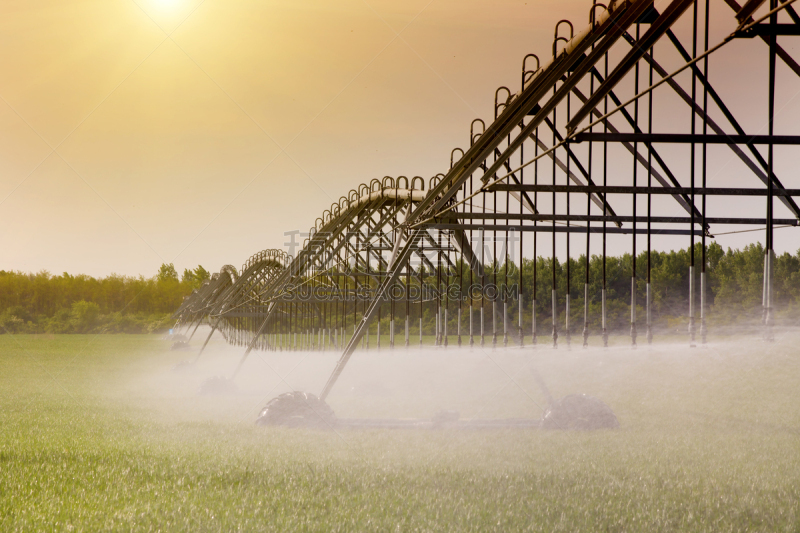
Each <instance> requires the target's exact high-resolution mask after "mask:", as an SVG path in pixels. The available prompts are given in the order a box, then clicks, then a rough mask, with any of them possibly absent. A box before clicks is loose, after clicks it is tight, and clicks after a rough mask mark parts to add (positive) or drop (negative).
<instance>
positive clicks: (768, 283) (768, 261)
mask: <svg viewBox="0 0 800 533" xmlns="http://www.w3.org/2000/svg"><path fill="white" fill-rule="evenodd" d="M777 3H778V2H777V0H770V2H769V5H770V9H775V8H776V7H777ZM777 22H778V14H777V13H774V14H772V15H771V16H770V18H769V23H770V26H772V27H773V28H774V27H775V24H777ZM776 41H777V37H776V36H775V34H774V33H772V34H771V35H770V37H769V105H768V108H769V109H768V112H769V135H770V137H772V135H773V133H774V118H775V47H776V44H777V42H776ZM771 140H772V139H770V141H771ZM768 154H769V157H768V162H767V165H768V167H769V172H767V175H768V180H767V188H768V192H767V246H766V248H767V250H766V257H765V258H764V327H765V330H764V340H766V341H767V342H772V341H774V340H775V337H774V334H773V332H772V326H773V322H774V308H773V290H772V275H773V261H774V259H775V252H774V251H773V250H774V243H773V237H774V234H773V208H774V205H773V194H774V193H773V187H772V176H773V168H774V154H773V145H772V142H770V144H769V146H768Z"/></svg>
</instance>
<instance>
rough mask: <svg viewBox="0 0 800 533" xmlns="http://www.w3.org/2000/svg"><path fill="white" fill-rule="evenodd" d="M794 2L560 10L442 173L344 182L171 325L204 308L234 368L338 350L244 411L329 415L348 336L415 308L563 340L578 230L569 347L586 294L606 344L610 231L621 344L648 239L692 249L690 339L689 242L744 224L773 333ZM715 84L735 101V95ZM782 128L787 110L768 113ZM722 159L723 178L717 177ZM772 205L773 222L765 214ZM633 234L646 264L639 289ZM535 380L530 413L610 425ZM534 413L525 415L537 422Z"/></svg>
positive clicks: (586, 403)
mask: <svg viewBox="0 0 800 533" xmlns="http://www.w3.org/2000/svg"><path fill="white" fill-rule="evenodd" d="M794 1H795V0H789V1H786V2H779V1H778V0H770V2H765V1H764V0H747V1H746V2H745V3H744V5H740V4H739V3H737V0H715V1H714V2H713V5H712V3H711V2H710V0H665V1H663V2H658V3H656V4H654V3H653V1H652V0H627V1H616V0H615V1H613V2H611V3H610V4H609V5H604V4H600V3H595V4H592V5H591V7H590V9H589V10H588V13H587V15H588V16H587V18H588V25H587V26H586V27H585V28H583V29H582V30H581V31H577V32H576V31H574V27H573V24H572V23H571V22H569V21H567V20H561V21H559V22H558V24H556V27H555V37H554V40H553V45H552V50H549V51H548V53H547V56H546V57H542V58H540V57H538V56H536V55H534V54H528V55H527V56H525V57H524V58H523V60H522V72H521V87H520V88H519V90H518V91H517V92H513V91H512V90H511V89H509V88H507V87H500V88H498V89H497V91H496V92H495V96H494V98H495V105H494V118H493V120H492V121H491V122H490V123H488V125H487V124H486V122H484V121H483V120H481V119H476V120H474V121H473V122H472V124H471V126H470V136H469V146H468V147H467V148H466V149H461V148H456V149H454V150H453V151H452V152H451V154H450V168H449V170H448V171H447V172H446V173H444V174H438V175H436V176H434V177H433V178H431V179H430V180H428V181H427V183H426V181H425V180H423V179H422V178H420V177H415V178H412V179H408V178H406V177H404V176H401V177H398V178H393V177H385V178H383V179H380V180H379V179H373V180H372V181H371V182H370V183H369V184H362V185H361V186H359V187H358V188H357V189H353V190H352V191H350V193H349V194H348V195H347V196H343V197H342V198H341V199H340V200H339V202H338V203H335V204H333V205H332V206H331V207H330V209H328V210H326V211H325V212H324V213H323V214H322V215H321V216H320V217H319V218H318V219H317V220H316V223H315V225H314V227H313V228H311V230H310V231H309V232H308V234H306V235H305V236H306V237H307V238H306V239H305V241H304V242H303V243H302V247H300V250H299V252H297V253H296V254H294V255H287V254H286V253H284V252H282V251H278V250H265V251H263V252H260V253H258V254H256V255H254V256H253V257H252V258H251V259H250V260H249V261H248V262H247V263H245V265H244V266H243V267H242V269H241V271H240V272H238V273H237V271H236V269H235V268H234V267H231V266H225V267H223V268H222V270H221V271H220V272H219V273H218V274H214V275H213V276H212V278H211V280H209V281H207V282H205V283H204V285H203V286H202V287H201V288H200V289H198V290H196V291H194V292H193V293H192V294H191V295H190V296H189V297H187V298H186V299H185V301H184V302H183V304H182V305H181V307H180V308H179V309H178V311H177V312H176V316H177V317H178V325H177V326H176V328H180V327H184V326H185V327H186V328H187V329H186V332H187V333H188V332H189V331H190V330H191V331H192V334H193V333H194V331H196V329H197V327H198V326H199V325H200V324H201V323H207V324H209V325H210V326H211V327H212V331H211V333H210V334H209V337H208V338H210V337H211V335H212V334H213V333H214V331H217V330H218V331H220V332H221V333H222V334H223V335H224V336H225V339H226V340H227V341H228V342H229V343H232V344H237V345H242V346H246V349H245V351H244V354H243V356H242V358H241V360H240V361H239V364H238V366H237V367H236V370H235V372H234V373H233V376H232V377H231V379H233V378H234V377H235V376H236V374H237V373H238V372H239V370H240V369H241V367H242V364H243V363H244V361H245V359H246V358H247V356H248V354H249V353H250V351H251V350H253V349H254V348H255V349H267V350H313V349H316V350H325V349H333V350H342V355H341V358H340V359H339V361H338V363H337V365H336V367H335V369H334V370H333V373H332V374H331V376H330V378H329V379H328V381H327V383H326V384H325V387H324V388H323V389H322V392H321V394H320V395H319V397H318V398H317V397H315V396H312V395H309V394H306V393H288V394H287V395H283V396H280V397H278V398H276V399H274V400H272V401H271V402H270V404H268V405H267V407H266V408H265V410H264V411H263V412H262V416H261V418H260V419H259V420H260V421H262V422H264V423H285V422H286V421H287V420H306V421H307V420H309V418H316V419H318V420H322V421H323V422H325V423H330V421H331V420H334V419H333V415H332V412H330V409H329V408H328V407H327V405H326V404H325V403H324V400H325V398H326V397H327V396H328V394H329V393H330V391H331V389H332V387H333V386H334V384H335V383H336V380H337V378H338V377H339V375H340V374H341V372H342V370H343V369H344V367H345V365H346V364H347V362H348V360H349V359H350V357H351V355H352V354H353V352H354V351H355V350H356V348H357V347H358V346H359V345H361V346H362V347H364V348H368V347H369V343H370V336H371V335H372V334H373V333H374V334H376V337H375V342H376V344H377V348H380V347H381V345H380V343H381V334H380V330H381V324H382V323H383V325H384V337H386V333H388V343H389V347H392V348H393V347H395V346H398V343H403V344H404V345H405V346H406V347H408V346H410V345H411V344H412V342H413V343H414V344H416V342H417V335H418V336H419V344H420V345H422V343H423V333H424V332H423V330H424V322H425V321H424V319H425V318H426V317H431V316H435V327H430V328H429V329H431V330H432V331H430V332H428V333H429V334H433V336H434V341H433V342H434V344H435V345H436V346H442V347H446V346H448V345H452V344H457V345H458V346H462V345H466V344H469V345H470V346H473V345H475V344H479V345H480V346H484V345H485V344H486V343H487V339H486V337H487V336H491V339H490V341H489V342H491V344H492V346H493V347H494V346H496V345H497V344H498V343H500V342H502V345H503V346H508V344H509V342H510V343H512V344H515V345H517V346H519V347H524V346H525V340H526V336H528V334H529V335H530V344H531V345H535V344H537V342H538V341H539V337H540V336H541V334H542V332H543V331H544V330H545V329H546V328H547V329H549V326H547V325H545V324H542V323H541V321H540V323H538V324H537V315H539V316H540V317H541V316H542V315H547V314H549V315H550V316H551V317H552V330H551V338H552V343H553V346H557V345H558V341H559V334H560V333H561V334H563V336H565V338H566V342H567V343H569V342H570V340H571V339H570V334H571V332H572V330H573V328H572V327H571V325H570V323H569V321H570V312H569V311H570V287H569V278H570V276H569V268H570V262H569V261H567V262H566V268H567V288H566V291H565V292H566V293H565V294H558V291H557V290H556V287H557V285H556V261H555V258H556V256H557V254H556V250H557V246H558V247H560V248H559V249H560V250H562V255H564V253H565V254H566V256H567V258H569V255H570V253H574V252H575V246H574V244H575V240H578V242H577V244H578V246H579V249H580V251H581V252H584V253H585V255H584V256H583V257H584V259H585V261H586V265H585V272H586V282H585V285H584V295H585V298H584V301H583V305H584V322H583V344H584V346H585V345H587V343H588V340H589V334H590V331H589V323H590V321H589V319H590V307H589V302H590V300H592V299H597V298H598V297H599V299H600V301H601V303H602V308H601V309H602V310H601V312H602V330H601V331H598V332H597V333H599V334H600V336H601V338H602V341H603V344H604V345H607V341H608V329H607V327H606V282H605V279H606V271H605V268H606V261H605V258H606V244H607V242H608V240H609V239H618V238H619V239H621V238H622V237H621V236H622V235H630V246H631V248H630V249H631V252H632V253H631V259H630V261H631V265H630V272H631V301H630V337H631V342H632V344H633V345H636V342H637V335H638V333H639V331H640V330H642V329H644V332H645V335H646V338H647V341H648V342H650V341H651V339H652V335H653V328H652V320H651V290H650V288H651V279H650V270H651V264H650V250H651V240H652V237H653V236H660V237H659V238H661V239H666V238H671V239H685V240H686V244H689V245H690V248H689V249H690V254H691V257H690V259H691V266H690V267H689V268H690V272H689V279H690V284H689V310H688V318H689V331H688V334H689V336H690V342H691V343H692V344H694V343H695V337H696V334H697V333H699V334H700V337H701V342H705V338H706V333H707V328H706V307H707V306H706V285H707V284H706V272H705V271H706V241H707V239H709V238H713V234H712V228H720V227H722V228H723V229H726V226H727V228H730V227H731V226H730V225H745V226H749V227H750V228H753V227H758V228H759V229H761V228H763V231H764V234H765V245H766V246H765V248H766V254H765V258H764V278H763V280H764V281H763V323H764V331H765V334H764V335H765V338H766V339H767V340H770V339H771V338H772V331H771V328H772V324H773V311H774V310H773V296H772V290H773V289H772V277H773V273H772V270H773V267H772V265H773V262H774V252H773V233H774V229H775V228H776V227H784V226H797V225H798V221H799V220H800V208H798V205H797V203H796V202H795V197H796V196H798V195H800V189H787V188H786V187H785V186H784V183H785V182H788V181H789V180H790V179H792V176H789V177H787V176H784V177H783V179H781V178H779V176H778V175H776V174H777V173H776V168H779V164H780V161H778V160H779V159H782V160H783V166H782V167H780V168H784V169H786V168H787V162H789V164H790V165H791V162H792V161H794V160H796V159H797V157H798V155H800V154H798V153H797V151H796V150H797V148H796V147H797V146H798V145H800V135H790V134H786V133H787V132H781V134H775V122H776V121H775V115H776V102H775V94H776V74H780V75H781V79H782V80H787V84H791V83H796V82H797V79H795V76H800V65H798V63H797V62H796V61H795V60H794V59H793V58H792V57H791V56H790V55H789V53H788V51H787V49H786V48H784V47H783V46H781V45H780V44H779V43H778V37H779V36H780V37H781V41H783V40H784V39H793V38H795V37H794V36H800V16H798V14H797V13H796V11H795V10H794V9H793V7H792V5H791V4H793V3H794ZM726 54H727V55H726ZM717 57H719V60H718V61H719V62H720V63H721V64H725V65H727V66H728V67H727V68H728V70H730V64H731V63H735V65H736V71H737V72H739V73H740V77H739V78H738V79H737V80H736V83H734V84H733V85H734V86H731V84H725V86H724V87H720V88H719V89H715V87H714V86H713V85H712V84H711V83H710V81H709V69H710V68H711V67H712V66H713V64H714V60H715V59H716V58H717ZM763 78H766V79H763ZM761 80H763V81H761ZM723 94H726V95H727V98H728V100H729V101H734V102H736V103H738V107H739V108H740V109H739V110H738V111H735V110H732V109H731V107H729V105H727V104H726V102H725V100H724V99H723ZM762 109H763V111H761V110H762ZM754 113H758V114H759V116H758V120H757V121H756V122H757V123H758V124H759V126H758V127H761V126H763V128H762V129H760V130H759V129H758V127H757V128H756V131H751V132H746V131H745V129H744V127H743V125H742V123H741V122H740V120H746V121H749V122H753V114H754ZM781 113H783V111H781ZM737 116H738V117H739V119H738V120H737ZM779 118H783V117H782V116H779ZM787 123H788V124H790V126H789V127H792V126H794V125H795V124H798V121H797V120H788V121H787V120H785V119H784V120H781V121H780V124H787ZM788 133H791V132H788ZM776 147H777V148H776ZM778 156H780V157H778ZM715 158H716V159H715ZM715 161H716V163H715ZM719 161H723V162H724V165H722V166H723V167H724V168H725V177H724V178H721V177H719V176H717V174H719V170H718V169H717V166H718V165H719ZM710 167H712V168H710ZM788 168H791V166H789V167H788ZM787 173H788V172H787ZM732 175H735V176H736V177H737V178H738V179H740V180H741V179H744V180H748V181H746V182H744V183H746V184H745V185H744V186H739V187H726V188H722V187H709V186H707V181H708V180H709V178H711V177H715V176H716V177H717V179H715V181H717V182H719V181H724V182H726V183H730V181H729V180H728V177H730V176H732ZM743 197H749V198H743ZM743 200H744V201H743ZM776 200H777V202H776ZM776 203H777V204H778V205H777V206H776ZM776 207H777V208H778V209H779V210H780V211H781V212H782V213H784V217H785V218H776V216H775V208H776ZM540 234H541V235H540ZM666 236H671V237H666ZM575 237H577V239H576V238H575ZM571 238H572V240H573V242H572V243H571V242H570V239H571ZM626 239H627V237H626ZM538 241H542V242H538ZM642 241H644V242H642ZM673 242H674V241H673ZM509 243H514V244H516V250H517V251H518V255H517V254H516V252H515V253H514V254H512V253H510V252H509V247H508V246H509ZM542 243H544V245H545V247H546V248H549V250H547V251H548V252H550V253H551V254H552V257H553V259H554V260H553V261H552V262H551V264H552V279H553V285H552V294H551V297H550V298H549V301H541V298H540V301H537V299H536V294H537V287H536V283H537V281H536V280H537V276H536V272H535V269H536V268H537V266H536V261H533V268H534V276H533V287H526V286H525V285H523V283H522V271H521V269H520V268H519V265H520V264H522V260H523V259H524V258H525V257H528V258H536V257H539V256H540V255H543V254H542V251H543V250H542V248H543V247H542ZM696 243H697V244H699V246H696V245H695V244H696ZM592 244H594V246H595V248H599V247H602V258H603V262H602V265H603V266H602V269H603V272H602V278H603V283H602V290H601V294H599V295H595V294H590V290H589V257H590V253H589V252H590V246H591V245H592ZM637 245H639V247H640V249H639V251H640V252H641V251H643V250H642V249H644V250H646V262H647V265H646V269H645V271H646V283H645V288H646V289H645V291H642V292H643V293H644V294H639V295H637V266H636V258H637ZM498 246H500V253H499V254H498ZM584 246H585V248H584ZM696 250H697V251H696ZM487 255H488V256H489V258H488V262H487ZM512 255H516V257H518V261H517V262H515V261H514V260H515V259H516V257H512ZM698 271H699V272H698ZM698 274H699V275H698ZM698 279H699V287H698V284H697V282H696V280H698ZM637 297H638V298H639V300H638V302H637ZM637 305H638V306H641V307H643V308H644V314H645V316H644V317H643V320H642V318H641V317H637V312H636V310H637ZM562 311H565V313H564V315H563V316H564V317H565V318H564V319H560V318H559V317H560V316H562V314H561V312H562ZM561 320H564V322H565V323H563V324H561V323H560V322H561ZM498 323H499V325H498ZM192 328H194V329H192ZM387 329H388V332H387V331H386V330H387ZM452 337H455V342H453V339H452ZM208 338H207V339H206V341H205V343H204V344H203V348H205V346H206V344H207V343H208ZM200 353H202V349H201V350H200ZM198 357H199V354H198ZM545 393H546V391H545ZM546 395H547V396H548V399H549V401H550V403H549V407H548V409H547V410H546V416H545V419H546V420H550V421H551V422H552V420H557V421H558V422H557V423H556V425H557V426H558V427H608V426H614V425H616V418H614V415H613V413H611V412H610V410H609V409H608V408H607V407H606V406H605V404H602V402H600V401H599V400H596V399H592V398H590V397H587V396H583V395H571V396H567V397H565V398H562V399H561V400H558V401H555V400H552V398H550V397H549V393H546ZM576 398H577V399H576ZM554 410H555V415H554V414H553V413H554ZM326 413H327V414H326ZM565 413H566V414H565ZM548 417H549V418H548ZM443 420H447V416H443ZM576 420H577V422H576ZM587 421H588V422H587ZM434 422H435V420H434ZM535 422H536V423H533V422H531V423H530V424H527V425H544V426H547V423H546V421H535ZM521 423H522V425H526V423H525V422H524V421H523V422H521Z"/></svg>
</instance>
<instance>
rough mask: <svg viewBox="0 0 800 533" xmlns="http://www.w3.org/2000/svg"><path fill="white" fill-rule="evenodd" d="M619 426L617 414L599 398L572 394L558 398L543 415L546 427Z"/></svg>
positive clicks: (604, 427)
mask: <svg viewBox="0 0 800 533" xmlns="http://www.w3.org/2000/svg"><path fill="white" fill-rule="evenodd" d="M616 427H619V421H618V420H617V416H616V415H615V414H614V412H613V411H612V410H611V408H610V407H609V406H608V405H606V404H605V402H603V401H602V400H600V399H599V398H595V397H594V396H589V395H587V394H570V395H569V396H564V397H563V398H561V399H560V400H556V401H554V402H553V403H551V404H550V405H548V406H547V409H545V411H544V414H543V415H542V428H544V429H579V430H591V429H611V428H616Z"/></svg>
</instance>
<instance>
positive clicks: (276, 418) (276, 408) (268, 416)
mask: <svg viewBox="0 0 800 533" xmlns="http://www.w3.org/2000/svg"><path fill="white" fill-rule="evenodd" d="M256 424H258V425H259V426H288V427H311V428H317V429H332V428H333V426H335V425H336V415H335V414H334V412H333V409H331V408H330V406H329V405H328V404H327V403H325V402H324V401H323V400H320V399H319V398H317V397H316V396H314V395H313V394H309V393H307V392H300V391H294V392H287V393H284V394H281V395H280V396H277V397H275V398H273V399H271V400H270V401H269V403H267V405H266V406H265V407H264V408H263V409H262V410H261V412H260V413H259V415H258V419H257V420H256Z"/></svg>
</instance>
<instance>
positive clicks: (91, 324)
mask: <svg viewBox="0 0 800 533" xmlns="http://www.w3.org/2000/svg"><path fill="white" fill-rule="evenodd" d="M209 277H210V273H209V272H208V271H207V270H206V269H205V268H203V267H202V266H198V267H197V268H195V269H194V270H191V269H185V270H184V271H183V275H182V276H180V277H179V276H178V273H177V271H176V270H175V266H174V265H172V264H162V265H161V267H160V268H159V271H158V273H157V274H156V275H155V276H153V277H151V278H145V277H144V276H139V277H132V276H120V275H118V274H111V275H110V276H107V277H104V278H94V277H92V276H87V275H83V274H79V275H71V274H68V273H66V272H64V273H63V274H61V275H60V276H58V275H52V274H50V273H49V272H46V271H42V272H38V273H35V274H26V273H23V272H14V271H5V270H0V333H99V332H104V333H147V332H154V331H162V330H164V329H168V328H169V327H171V325H172V323H173V322H172V320H171V319H170V317H171V316H172V313H173V312H174V311H175V310H176V309H177V308H178V306H179V305H180V304H181V302H182V301H183V298H184V296H186V295H188V294H190V293H191V292H192V290H194V289H196V288H197V287H199V286H200V285H201V284H202V283H203V281H205V280H206V279H208V278H209Z"/></svg>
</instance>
